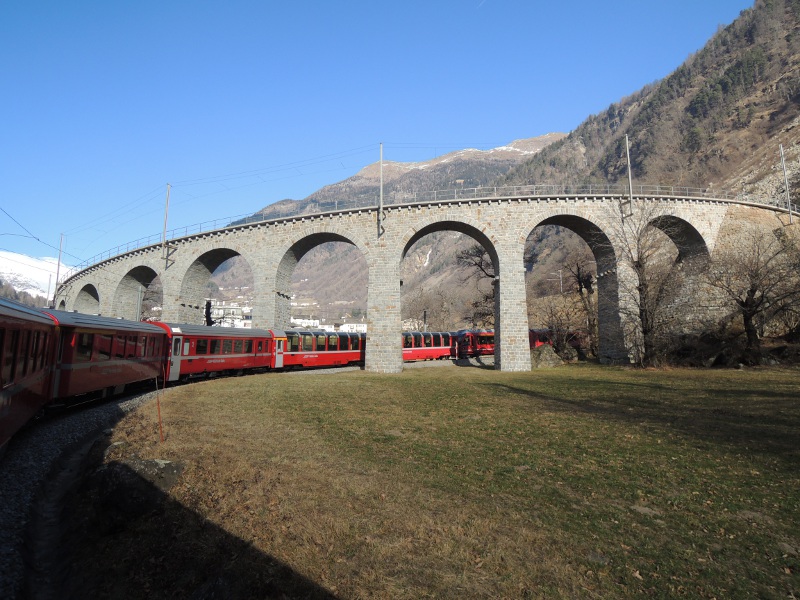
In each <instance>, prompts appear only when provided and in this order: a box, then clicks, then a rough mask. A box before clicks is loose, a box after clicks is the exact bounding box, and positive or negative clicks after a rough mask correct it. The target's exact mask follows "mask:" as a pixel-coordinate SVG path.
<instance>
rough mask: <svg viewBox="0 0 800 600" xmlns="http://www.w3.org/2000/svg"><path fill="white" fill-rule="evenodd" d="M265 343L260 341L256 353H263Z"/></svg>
mask: <svg viewBox="0 0 800 600" xmlns="http://www.w3.org/2000/svg"><path fill="white" fill-rule="evenodd" d="M263 348H264V342H263V341H262V340H258V344H257V345H256V352H263V351H264V350H263Z"/></svg>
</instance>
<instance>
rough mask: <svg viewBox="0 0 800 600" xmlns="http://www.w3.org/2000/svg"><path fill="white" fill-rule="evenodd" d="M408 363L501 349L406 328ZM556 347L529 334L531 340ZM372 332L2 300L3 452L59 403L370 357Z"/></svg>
mask: <svg viewBox="0 0 800 600" xmlns="http://www.w3.org/2000/svg"><path fill="white" fill-rule="evenodd" d="M401 340H402V341H401V344H402V352H403V360H405V361H416V360H438V359H452V358H456V357H466V356H480V355H485V354H493V353H494V332H493V331H491V330H486V331H467V330H463V331H459V332H457V333H451V332H419V331H411V332H404V333H403V334H402V337H401ZM534 343H536V345H539V344H540V343H549V337H547V336H546V334H544V333H541V334H539V333H534V332H533V331H532V332H531V344H532V347H533V344H534ZM365 349H366V336H365V335H364V334H358V333H344V332H327V331H321V330H298V331H292V330H289V331H281V330H269V329H234V328H229V327H205V326H200V325H186V324H175V323H141V322H136V321H125V320H123V319H111V318H108V317H101V316H95V315H85V314H81V313H76V312H66V311H58V310H35V309H31V308H28V307H25V306H22V305H20V304H17V303H16V302H12V301H10V300H3V299H0V454H1V453H2V450H3V448H4V447H5V445H6V443H7V442H8V440H9V439H10V438H11V436H12V435H13V434H14V433H15V432H16V431H18V430H19V428H20V427H22V426H23V425H24V424H25V423H26V422H28V421H29V420H30V419H31V418H33V417H34V416H35V415H36V414H37V413H38V412H39V410H40V409H41V408H42V407H43V406H45V405H47V404H49V403H52V402H53V401H55V400H58V399H68V398H74V397H77V396H84V395H87V394H92V395H97V396H108V395H112V394H116V393H121V392H122V391H123V390H124V389H125V386H126V385H129V384H132V383H136V382H141V381H147V380H153V381H154V382H155V381H156V380H158V381H160V382H174V381H187V380H190V379H193V378H199V377H210V376H215V375H219V374H241V373H245V372H253V371H266V370H272V369H285V368H318V367H334V366H343V365H349V364H358V363H363V362H364V353H365Z"/></svg>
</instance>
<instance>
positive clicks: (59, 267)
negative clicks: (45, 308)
mask: <svg viewBox="0 0 800 600" xmlns="http://www.w3.org/2000/svg"><path fill="white" fill-rule="evenodd" d="M63 249H64V234H63V233H62V234H61V242H59V244H58V265H56V290H55V291H54V292H53V306H51V307H50V308H55V307H56V297H57V296H58V277H59V275H60V274H61V251H62V250H63Z"/></svg>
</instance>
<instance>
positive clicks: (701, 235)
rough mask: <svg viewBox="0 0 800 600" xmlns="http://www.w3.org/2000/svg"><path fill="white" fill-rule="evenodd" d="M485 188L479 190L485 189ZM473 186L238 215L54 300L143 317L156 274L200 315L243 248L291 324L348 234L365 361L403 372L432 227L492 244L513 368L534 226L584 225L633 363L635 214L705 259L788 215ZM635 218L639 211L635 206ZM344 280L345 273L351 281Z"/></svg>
mask: <svg viewBox="0 0 800 600" xmlns="http://www.w3.org/2000/svg"><path fill="white" fill-rule="evenodd" d="M478 190H479V191H478ZM478 190H473V191H472V193H471V194H470V195H469V197H465V196H467V194H464V192H463V191H461V195H460V196H457V195H456V194H453V195H452V196H451V197H449V198H445V199H442V198H436V199H426V200H423V201H419V199H417V201H415V202H405V203H403V202H401V203H395V204H387V205H385V206H383V210H382V211H379V209H378V207H377V206H375V204H372V206H370V207H356V208H341V209H336V208H334V209H333V210H326V211H323V212H318V213H316V214H305V215H295V216H289V217H283V218H278V219H271V220H264V221H260V222H252V223H244V224H236V225H229V226H227V227H223V228H221V229H215V230H212V231H205V232H201V233H196V234H192V235H185V236H183V237H178V238H175V239H171V240H169V241H168V243H167V246H166V247H167V251H166V253H167V254H168V258H167V259H165V257H164V252H165V250H164V247H163V246H162V244H161V243H158V244H151V245H148V246H144V247H141V248H138V249H135V250H132V251H128V252H125V253H121V254H117V255H116V256H112V257H109V258H107V259H105V260H102V261H100V262H97V263H95V264H92V265H90V266H87V267H85V268H83V269H82V270H79V271H77V272H74V273H72V274H69V275H68V277H67V278H66V279H65V280H64V281H63V283H62V284H61V285H60V286H59V289H58V293H57V298H56V306H57V307H59V308H63V309H66V310H77V311H79V312H87V313H99V314H103V315H107V316H115V317H122V318H129V319H134V318H137V300H138V295H139V290H140V289H141V287H142V286H144V287H147V286H148V285H149V284H150V283H151V282H152V281H153V280H154V279H155V278H156V277H157V276H158V277H160V279H161V283H162V286H163V313H162V318H163V320H165V321H168V322H191V323H201V322H202V315H203V311H202V310H201V308H202V307H203V305H204V297H203V296H204V294H203V290H204V287H205V285H206V283H207V282H208V280H209V277H210V276H211V274H212V273H213V272H214V270H215V269H216V268H217V267H218V266H219V265H220V264H222V263H223V262H225V261H226V260H228V259H230V258H231V257H234V256H237V255H238V256H241V257H242V258H243V259H244V260H245V261H247V263H248V264H249V266H250V268H251V270H252V273H253V280H254V281H253V285H254V298H255V300H254V306H253V313H252V314H253V327H261V328H276V329H285V328H288V327H289V315H290V296H291V293H290V280H291V276H292V272H293V270H294V268H295V266H296V265H297V263H298V261H300V259H302V258H303V256H304V255H305V254H306V253H307V252H309V251H310V250H311V249H313V248H314V247H316V246H318V245H320V244H323V243H325V242H331V241H338V242H346V243H348V244H352V245H354V246H355V247H356V248H357V249H358V251H359V252H360V253H361V255H362V256H363V257H364V260H365V263H366V268H367V269H368V271H369V273H368V289H367V324H368V333H367V353H366V369H367V370H369V371H376V372H386V373H391V372H399V371H401V370H402V368H403V362H402V350H401V347H400V343H399V332H400V331H401V317H400V303H401V300H400V291H401V285H402V283H401V281H400V265H401V262H402V260H403V258H404V257H405V255H406V253H407V252H408V251H409V249H410V248H411V247H412V245H413V244H414V243H415V242H416V241H417V240H419V239H421V238H422V237H424V236H425V235H427V234H430V233H433V232H436V231H443V230H450V231H458V232H461V233H464V234H467V235H469V236H471V237H472V238H474V239H475V240H476V241H477V242H479V243H480V244H481V245H482V246H483V247H484V248H485V249H486V250H487V251H488V253H489V255H490V256H491V258H492V261H493V263H494V268H495V273H496V277H495V282H494V283H495V285H496V286H497V288H496V295H495V297H496V302H495V334H496V339H497V346H496V354H495V364H496V368H499V369H501V370H503V371H521V370H529V369H530V356H529V350H528V317H527V308H526V288H525V278H524V275H525V267H524V263H523V253H524V246H525V242H526V239H527V238H528V236H529V235H530V233H531V232H532V231H533V230H534V228H536V227H539V226H542V225H560V226H562V227H566V228H568V229H570V230H572V231H574V232H575V233H576V234H578V235H579V236H580V237H581V238H582V239H583V240H585V241H586V243H587V244H588V245H589V247H590V248H591V250H592V252H593V254H594V257H595V261H596V263H597V274H598V292H599V293H598V303H599V321H600V325H599V326H600V352H601V360H604V361H607V362H608V361H627V360H628V359H629V356H628V352H629V345H628V344H627V343H626V339H625V334H624V330H625V327H624V325H625V324H624V323H623V321H624V317H623V316H622V315H623V314H624V313H625V311H623V310H622V308H623V307H622V304H624V303H625V302H627V300H625V298H624V297H623V294H621V293H620V288H621V285H622V282H623V280H624V279H625V278H626V277H630V274H629V273H627V274H626V272H625V269H624V268H622V263H621V261H618V258H617V257H619V256H622V253H623V252H624V251H625V249H624V248H623V247H622V244H624V242H623V240H622V236H621V234H620V231H621V229H620V223H624V216H623V215H625V214H626V212H628V211H629V212H630V213H631V214H633V213H634V212H635V211H642V210H645V207H646V210H647V214H648V215H651V216H648V218H649V219H650V221H649V222H650V224H651V225H653V226H654V227H657V228H659V229H661V230H663V231H664V232H666V233H667V234H668V235H669V236H670V238H671V239H672V241H673V242H674V244H675V246H676V247H677V250H678V257H679V259H693V260H705V259H707V258H708V257H709V256H712V255H713V253H714V252H715V249H716V248H719V247H722V246H725V245H731V246H733V247H735V246H736V229H737V226H738V224H741V223H744V222H753V223H760V224H761V225H762V226H763V227H765V228H768V229H770V230H775V229H776V228H778V227H780V226H783V225H785V224H786V223H788V219H789V217H790V216H791V215H788V216H787V212H786V210H785V209H782V208H778V207H776V206H771V205H768V204H766V203H761V202H747V201H744V200H743V199H741V198H739V199H737V198H732V197H731V198H728V197H725V196H724V195H721V194H718V193H717V194H716V197H713V196H711V195H709V194H706V193H704V192H700V191H698V190H683V191H682V193H674V190H672V189H671V188H663V187H658V188H656V187H653V188H647V189H645V188H644V187H641V188H639V191H638V192H637V191H636V190H634V193H633V194H630V195H629V193H628V192H627V191H626V190H610V189H606V191H605V192H592V191H586V190H582V191H580V192H579V193H565V192H564V191H560V192H559V193H552V192H549V191H545V192H544V193H543V192H542V190H540V189H536V188H533V187H531V188H512V189H500V190H498V189H496V188H478ZM628 216H630V215H628ZM345 285H346V282H345Z"/></svg>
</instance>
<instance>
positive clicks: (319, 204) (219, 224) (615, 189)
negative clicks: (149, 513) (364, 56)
mask: <svg viewBox="0 0 800 600" xmlns="http://www.w3.org/2000/svg"><path fill="white" fill-rule="evenodd" d="M628 194H632V195H634V196H638V197H659V198H664V199H667V198H673V199H697V200H702V199H708V200H713V201H720V202H726V201H727V202H737V203H745V204H754V205H762V206H768V207H772V208H779V209H783V210H791V212H792V213H798V211H800V207H798V206H797V205H794V204H793V205H791V207H789V206H787V205H786V202H785V200H783V199H780V198H769V197H765V196H758V195H753V194H746V193H742V192H739V193H734V192H730V191H726V190H720V189H714V188H693V187H686V186H675V185H635V186H633V190H629V188H628V186H627V185H624V184H587V185H543V184H542V185H539V184H536V185H522V186H504V187H497V186H495V187H476V188H455V189H446V190H432V191H425V192H413V193H402V192H392V193H388V194H386V195H385V196H384V198H383V204H384V206H396V205H414V204H420V205H421V204H429V203H444V202H473V201H492V200H504V199H513V198H523V197H524V198H562V199H563V198H566V197H571V196H575V197H592V196H594V197H597V196H610V197H615V196H616V197H624V196H626V195H628ZM378 203H379V199H378V197H377V196H375V195H372V196H364V197H361V198H359V199H356V200H347V201H344V200H336V201H313V202H309V203H305V202H302V201H299V202H281V203H276V204H275V205H271V206H268V207H267V208H265V209H264V211H263V213H256V214H253V213H247V214H242V215H235V216H232V217H224V218H219V219H214V220H211V221H203V222H202V223H196V224H193V225H186V226H184V227H177V228H175V229H172V230H169V231H167V233H166V241H167V242H169V241H170V240H175V239H180V238H185V237H190V236H193V235H197V234H201V233H207V232H210V231H217V230H221V229H226V228H229V227H239V226H243V225H249V224H253V223H261V222H269V221H281V220H284V219H289V218H293V217H298V216H321V215H324V214H326V213H331V212H337V213H338V212H346V211H354V210H377V209H378ZM164 241H165V240H164V236H163V235H162V234H153V235H150V236H147V237H142V238H139V239H136V240H133V241H131V242H128V243H125V244H120V245H119V246H116V247H114V248H110V249H108V250H106V251H104V252H101V253H100V254H96V255H95V256H92V257H91V258H88V259H86V260H84V261H82V262H81V263H79V264H77V265H74V266H72V267H71V268H70V269H69V270H68V271H67V272H66V273H65V274H64V276H63V277H62V281H61V282H62V283H64V282H66V281H68V280H69V279H70V278H72V277H73V276H75V275H77V274H78V273H80V272H81V271H83V270H84V269H87V268H89V267H91V266H93V265H96V264H98V263H101V262H104V261H106V260H109V259H111V258H115V257H117V256H121V255H124V254H128V253H129V252H133V251H135V250H139V249H142V248H147V247H149V246H155V245H159V244H161V243H163V242H164Z"/></svg>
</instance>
